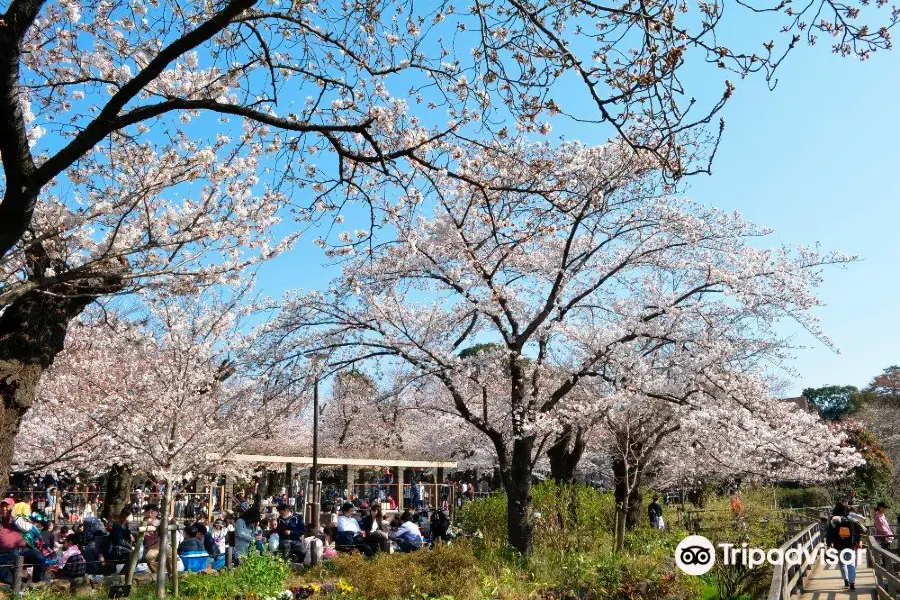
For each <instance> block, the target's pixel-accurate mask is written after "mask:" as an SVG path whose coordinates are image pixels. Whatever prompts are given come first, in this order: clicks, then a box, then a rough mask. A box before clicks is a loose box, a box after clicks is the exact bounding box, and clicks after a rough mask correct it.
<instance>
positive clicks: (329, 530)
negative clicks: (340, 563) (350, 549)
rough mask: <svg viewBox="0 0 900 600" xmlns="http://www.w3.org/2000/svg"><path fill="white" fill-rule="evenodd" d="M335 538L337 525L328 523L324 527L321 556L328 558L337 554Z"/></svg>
mask: <svg viewBox="0 0 900 600" xmlns="http://www.w3.org/2000/svg"><path fill="white" fill-rule="evenodd" d="M336 538H337V527H336V526H334V525H329V526H327V527H326V528H325V546H324V547H323V548H322V558H324V559H325V560H330V559H332V558H334V557H335V556H337V548H336V547H335V539H336Z"/></svg>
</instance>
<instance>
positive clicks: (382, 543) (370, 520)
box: [362, 504, 390, 553]
mask: <svg viewBox="0 0 900 600" xmlns="http://www.w3.org/2000/svg"><path fill="white" fill-rule="evenodd" d="M362 530H363V532H364V533H365V536H366V546H368V547H369V551H370V552H372V553H375V552H378V551H379V550H380V551H381V552H387V551H388V550H389V549H390V540H388V535H387V533H386V532H385V530H384V515H383V514H382V513H381V505H380V504H376V505H375V506H373V507H372V510H370V511H369V514H367V515H366V516H365V517H364V518H363V522H362Z"/></svg>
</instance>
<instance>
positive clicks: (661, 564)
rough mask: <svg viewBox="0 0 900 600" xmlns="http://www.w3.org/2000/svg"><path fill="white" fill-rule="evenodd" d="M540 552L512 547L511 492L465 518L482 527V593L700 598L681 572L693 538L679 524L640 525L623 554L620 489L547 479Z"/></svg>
mask: <svg viewBox="0 0 900 600" xmlns="http://www.w3.org/2000/svg"><path fill="white" fill-rule="evenodd" d="M533 496H534V509H535V512H536V513H537V514H536V518H535V536H534V555H533V556H531V557H529V558H522V557H520V556H518V555H517V554H515V553H514V552H512V551H510V550H509V549H508V548H507V545H506V544H507V542H506V496H505V495H503V494H502V493H499V494H495V495H493V496H491V497H489V498H486V499H483V500H479V501H478V502H474V503H469V504H467V505H465V506H464V507H463V508H462V510H461V511H460V512H459V514H458V516H457V521H458V523H459V524H460V526H461V527H462V529H463V530H464V531H466V532H470V533H474V532H476V531H477V532H480V533H481V534H482V536H483V537H482V539H481V540H479V541H478V542H477V543H475V544H474V545H473V550H474V551H475V554H476V556H477V558H478V565H479V567H480V569H481V570H482V572H483V573H484V577H483V580H482V585H483V586H484V589H483V590H482V595H481V597H482V598H507V599H520V598H533V597H539V598H542V599H544V600H575V599H579V600H595V599H596V600H600V599H602V600H626V599H627V600H644V599H646V600H650V599H660V600H676V599H677V600H681V599H687V598H695V597H696V596H697V593H698V592H697V590H698V588H697V584H696V582H693V581H691V580H690V579H689V578H686V577H683V576H681V574H680V573H676V572H675V570H674V565H673V563H672V560H671V557H672V554H673V552H674V549H675V546H676V545H677V544H678V542H679V541H680V540H681V539H682V538H683V537H684V536H685V535H686V532H685V531H684V530H682V529H679V528H677V527H675V528H673V529H667V530H665V531H657V530H653V529H649V528H647V527H640V528H638V529H636V530H634V531H631V532H629V533H628V534H627V536H626V552H625V553H623V554H615V553H614V552H612V548H613V537H612V530H613V519H614V516H615V504H614V501H613V497H612V494H610V493H604V492H599V491H597V490H594V489H592V488H590V487H587V486H574V487H570V486H560V485H558V484H555V483H553V482H544V483H541V484H540V485H538V486H536V487H535V489H534V492H533Z"/></svg>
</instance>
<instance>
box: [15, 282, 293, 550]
mask: <svg viewBox="0 0 900 600" xmlns="http://www.w3.org/2000/svg"><path fill="white" fill-rule="evenodd" d="M242 296H243V295H242V294H238V295H236V296H235V297H226V298H210V297H208V296H205V297H202V298H199V299H198V298H194V297H186V298H185V297H181V298H149V299H148V300H147V304H148V306H147V308H146V310H145V311H143V312H142V313H139V314H138V317H140V318H139V320H134V319H123V318H121V317H118V316H116V315H115V314H108V315H107V318H106V319H105V320H104V321H102V322H99V321H94V322H87V323H85V324H83V325H80V326H77V327H75V328H73V331H72V332H71V335H70V336H69V338H68V340H67V343H66V347H65V349H64V350H63V352H62V353H61V354H60V356H59V358H58V360H57V361H56V362H55V363H54V365H53V366H52V367H51V368H50V369H49V371H48V373H47V375H46V377H44V378H43V380H42V382H41V385H40V387H39V391H38V400H37V402H36V405H35V409H34V411H32V412H31V413H29V416H28V418H26V420H25V423H24V425H23V429H24V432H25V433H26V434H27V435H26V436H20V438H19V439H20V445H19V448H18V451H19V455H20V460H21V461H22V462H23V463H24V464H26V465H27V464H28V463H29V462H34V461H39V462H40V463H41V465H42V466H43V467H44V468H46V467H47V466H49V465H51V464H54V465H56V466H71V467H75V468H83V467H85V466H87V467H88V468H89V469H92V470H93V471H94V472H96V471H98V470H100V469H106V468H108V467H109V466H110V465H112V464H119V465H123V466H125V467H126V468H127V469H128V470H129V471H134V472H143V473H146V474H148V475H151V476H153V477H154V478H155V479H156V480H160V481H165V483H166V496H165V497H164V498H163V505H164V506H165V505H167V504H168V502H169V500H170V498H169V496H168V493H169V490H171V489H172V486H173V485H174V484H175V483H176V482H178V481H182V480H183V479H193V478H194V477H196V476H198V475H203V474H205V473H208V472H210V470H211V469H213V467H215V470H213V472H219V470H220V469H219V464H220V461H221V457H222V456H223V455H227V454H228V453H229V452H231V451H232V450H234V449H235V448H237V447H238V446H240V445H241V444H242V443H245V442H247V441H248V440H249V439H252V438H254V437H255V436H259V435H261V434H262V433H263V432H264V431H265V430H266V428H267V427H268V423H269V422H270V420H272V419H273V418H274V417H275V416H276V415H279V414H281V413H282V412H285V411H291V410H294V409H295V406H296V404H297V403H299V401H300V399H301V398H302V397H303V396H302V395H301V394H299V393H298V391H297V389H296V388H295V387H294V385H295V384H296V383H297V382H298V381H299V380H300V379H298V378H297V377H294V376H293V375H291V374H289V373H287V372H284V371H282V372H280V373H274V374H273V373H263V372H261V371H260V370H259V368H258V366H256V359H257V356H256V355H255V352H254V350H253V347H252V338H253V336H252V335H248V333H247V331H246V329H245V327H246V321H247V319H248V317H249V316H251V314H252V311H253V310H254V308H253V306H252V305H250V306H247V305H245V304H243V303H242ZM300 408H301V407H299V406H297V407H296V410H299V409H300ZM69 432H71V433H69ZM60 435H71V436H72V438H71V440H69V443H68V444H67V445H66V446H65V447H62V448H59V447H54V446H53V444H40V445H34V443H33V440H50V441H52V440H55V439H58V438H59V437H60ZM162 514H163V515H164V516H163V524H162V527H163V528H165V527H166V525H167V523H166V519H167V518H168V516H167V515H168V511H163V513H162ZM161 553H162V551H161ZM161 560H164V559H161ZM163 564H164V563H163Z"/></svg>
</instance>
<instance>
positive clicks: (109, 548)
mask: <svg viewBox="0 0 900 600" xmlns="http://www.w3.org/2000/svg"><path fill="white" fill-rule="evenodd" d="M130 517H131V509H130V508H123V509H122V512H120V513H119V516H118V518H117V519H116V522H115V523H113V526H112V529H111V530H110V533H109V543H108V544H107V545H106V552H105V554H104V555H103V560H104V561H105V565H104V566H105V568H104V573H105V574H107V575H112V574H113V573H114V572H115V570H116V566H117V565H125V564H128V561H130V560H131V553H132V552H134V535H133V534H132V533H131V529H129V527H128V519H129V518H130Z"/></svg>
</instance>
